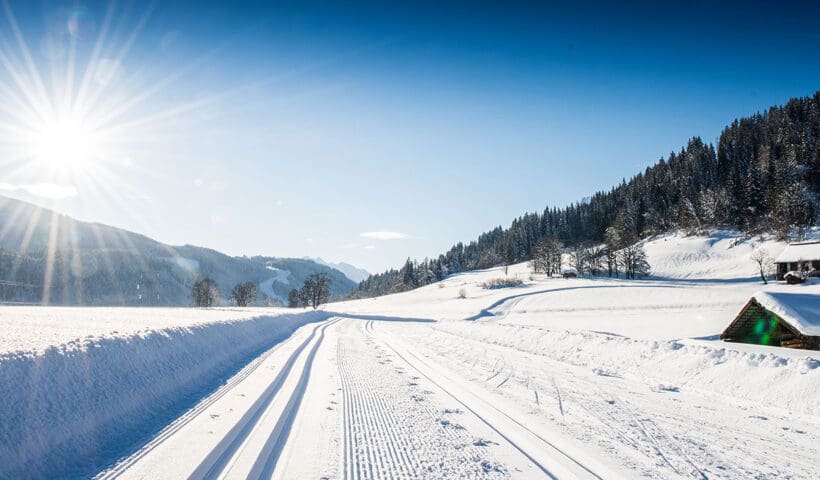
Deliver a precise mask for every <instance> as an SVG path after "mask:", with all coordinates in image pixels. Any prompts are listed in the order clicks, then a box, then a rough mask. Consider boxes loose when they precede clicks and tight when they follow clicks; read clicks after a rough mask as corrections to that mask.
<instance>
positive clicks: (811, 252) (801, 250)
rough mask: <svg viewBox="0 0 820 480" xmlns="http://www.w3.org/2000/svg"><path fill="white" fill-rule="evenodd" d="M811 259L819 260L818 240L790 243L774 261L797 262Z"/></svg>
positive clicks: (819, 248)
mask: <svg viewBox="0 0 820 480" xmlns="http://www.w3.org/2000/svg"><path fill="white" fill-rule="evenodd" d="M812 260H820V242H817V241H811V242H800V243H791V244H789V245H788V246H787V247H786V248H784V249H783V251H782V252H781V253H780V255H778V256H777V259H776V260H775V262H777V263H797V262H803V261H812Z"/></svg>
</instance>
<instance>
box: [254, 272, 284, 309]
mask: <svg viewBox="0 0 820 480" xmlns="http://www.w3.org/2000/svg"><path fill="white" fill-rule="evenodd" d="M265 268H267V269H268V270H270V271H271V272H273V274H274V276H273V277H271V278H268V279H267V280H265V281H263V282H260V283H259V291H260V292H262V293H264V294H265V295H267V296H268V297H270V298H271V299H278V300H279V301H281V302H283V303H284V302H285V301H286V299H285V298H283V297H282V296H281V295H278V294H277V293H276V292H274V291H273V284H274V282H276V283H281V284H283V285H289V284H290V272H289V271H287V270H282V269H279V268H276V267H271V266H270V265H268V266H266V267H265Z"/></svg>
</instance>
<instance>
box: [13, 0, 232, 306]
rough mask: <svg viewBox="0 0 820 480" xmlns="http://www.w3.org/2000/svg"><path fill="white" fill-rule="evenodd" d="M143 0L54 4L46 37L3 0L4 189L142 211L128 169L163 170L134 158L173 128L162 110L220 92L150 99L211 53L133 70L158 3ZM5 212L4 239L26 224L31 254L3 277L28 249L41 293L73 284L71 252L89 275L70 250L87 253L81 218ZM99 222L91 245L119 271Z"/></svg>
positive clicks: (25, 242) (192, 105) (20, 243)
mask: <svg viewBox="0 0 820 480" xmlns="http://www.w3.org/2000/svg"><path fill="white" fill-rule="evenodd" d="M136 5H138V4H130V5H126V6H124V7H122V8H119V6H118V4H117V3H116V2H109V3H108V4H107V8H106V9H105V11H104V12H102V15H101V18H100V20H99V21H97V20H96V19H94V17H93V15H92V12H89V11H88V10H85V9H78V8H70V9H61V10H55V11H51V12H48V15H47V16H48V19H47V22H46V23H47V24H48V28H47V31H46V32H45V33H40V34H38V35H39V36H40V37H41V38H37V37H36V36H35V37H34V38H27V37H26V35H25V34H24V32H23V30H22V29H21V28H20V24H19V23H18V19H17V18H16V16H15V12H14V11H13V9H12V8H11V6H10V4H9V3H8V2H7V1H2V0H0V148H2V154H3V155H1V156H0V168H2V173H0V194H2V193H3V192H15V191H20V192H23V193H26V194H28V195H33V196H36V197H39V198H42V199H46V200H49V199H50V200H51V201H55V200H58V199H60V198H69V197H72V196H75V195H78V194H79V195H83V196H84V198H86V199H88V201H91V202H100V203H107V204H110V205H115V206H117V208H119V209H120V210H121V211H122V212H123V214H124V215H131V216H132V217H133V218H138V217H139V212H138V208H137V207H135V206H134V205H133V203H134V202H132V201H130V200H132V199H133V197H138V196H139V192H138V190H137V187H136V186H135V185H131V184H130V183H129V181H128V177H129V175H133V174H135V173H139V174H141V175H144V176H148V177H149V178H150V177H151V176H152V175H157V176H159V175H161V173H157V172H147V171H144V170H141V169H140V166H139V163H138V162H134V161H133V156H134V151H135V150H137V149H136V148H135V147H134V145H139V147H140V148H139V149H138V153H139V154H143V155H145V154H151V153H152V151H151V149H150V146H149V147H148V148H146V144H150V139H151V138H154V137H156V136H160V135H162V136H165V137H167V136H169V135H172V134H173V132H170V133H169V131H168V129H163V124H162V121H161V120H165V119H171V120H177V121H178V120H179V117H180V116H181V115H183V114H184V113H190V112H191V110H195V109H197V108H200V107H202V106H207V105H208V104H209V102H211V101H213V100H212V99H210V98H204V99H203V98H198V99H195V100H193V101H192V100H187V101H183V102H180V103H179V104H172V105H167V104H166V105H163V108H147V107H146V106H145V104H146V103H148V102H149V101H150V100H152V99H154V98H155V97H157V96H160V95H162V94H164V93H165V90H167V89H168V88H169V87H170V86H172V84H174V83H175V82H179V81H180V79H181V78H182V77H183V76H184V75H186V74H187V73H189V72H190V70H191V66H192V65H196V64H198V63H199V62H201V59H200V60H199V61H194V62H191V63H190V64H188V65H181V66H178V68H177V69H176V70H174V71H172V72H170V73H162V74H159V73H157V72H154V71H151V70H150V69H149V68H146V67H145V66H144V65H139V66H136V67H133V68H132V70H131V74H130V75H127V74H124V73H123V70H124V69H123V68H122V65H123V64H124V63H126V62H127V58H128V55H129V53H130V52H131V50H132V47H133V46H134V45H135V43H136V42H137V40H138V37H139V35H140V33H141V32H142V31H143V29H144V27H145V25H146V22H148V21H149V19H150V18H151V14H152V11H153V6H148V7H147V8H145V9H144V10H140V11H137V10H139V7H138V6H136ZM89 37H93V38H89ZM33 47H34V48H33ZM216 98H217V97H214V99H216ZM182 123H184V122H182ZM4 219H5V221H6V222H7V223H6V224H5V225H2V226H0V245H4V244H6V245H8V244H9V242H10V241H11V240H10V239H11V238H12V237H9V236H8V235H10V234H14V233H15V232H22V233H21V235H18V236H15V237H14V238H15V240H14V241H15V242H16V243H17V244H16V245H13V247H15V248H14V249H15V250H17V251H18V252H20V255H21V257H20V259H18V261H17V262H15V264H14V266H13V268H12V271H11V272H3V274H2V275H0V277H6V276H10V278H12V277H14V276H15V275H16V274H17V268H18V267H19V265H20V261H21V259H22V258H23V256H25V255H35V256H42V258H43V262H44V271H43V278H42V282H41V287H42V289H41V292H42V299H41V301H42V303H44V304H48V303H51V302H54V301H59V298H56V299H55V298H54V297H53V293H52V292H53V290H55V288H53V287H54V286H55V285H58V284H59V282H64V283H65V285H62V286H63V287H66V286H67V285H68V275H69V269H68V268H59V269H58V268H56V265H57V264H58V262H60V261H63V262H68V264H67V265H68V267H71V268H72V269H73V271H72V272H71V274H72V275H75V277H77V278H80V279H82V277H83V275H84V274H83V272H82V263H81V262H76V265H74V264H72V262H71V260H70V259H72V258H77V257H78V256H79V255H81V254H82V248H81V247H80V246H79V244H80V243H81V242H79V241H78V240H77V238H75V237H76V235H75V232H74V230H75V228H76V224H75V222H74V221H72V220H67V219H66V217H64V216H62V215H60V214H58V213H51V214H48V213H45V212H43V211H42V210H40V209H34V210H29V209H27V208H25V204H20V205H19V206H18V207H17V208H16V210H13V211H11V212H8V211H7V212H5V215H4ZM91 228H92V232H93V234H92V238H91V239H87V240H86V243H85V244H84V246H83V248H86V249H87V248H89V246H91V247H93V248H94V249H95V250H97V251H99V252H101V256H102V258H101V262H102V267H103V268H105V269H107V270H108V271H109V272H112V271H113V269H114V268H116V267H115V265H114V262H113V261H112V260H111V258H110V254H111V253H110V252H112V251H113V250H111V249H110V248H109V245H108V241H107V240H106V238H104V236H103V235H101V234H100V233H99V227H98V226H96V225H93V226H92V227H91ZM43 230H44V231H45V235H42V233H43ZM38 235H41V236H42V238H40V239H38V238H37V237H38ZM118 235H119V234H118ZM108 240H112V239H108ZM117 240H119V241H117V242H116V243H118V244H119V245H118V247H117V248H118V249H120V250H121V251H125V252H129V253H132V254H137V253H139V252H138V249H137V247H136V246H134V245H133V244H132V243H131V242H130V240H129V239H127V238H119V239H117ZM37 241H40V242H42V241H46V245H44V246H43V247H42V248H41V247H40V246H38V245H35V243H36V242H37ZM89 241H90V242H91V245H89V244H88V242H89ZM136 258H137V260H136V262H137V263H140V260H139V257H138V256H136ZM63 267H65V265H63ZM58 271H59V274H57V273H55V272H58ZM112 277H115V276H114V275H112ZM0 280H7V279H5V278H0ZM74 289H75V290H76V291H75V295H79V296H82V295H83V293H82V292H83V286H82V284H81V281H80V283H76V282H75V283H74ZM79 300H81V299H79Z"/></svg>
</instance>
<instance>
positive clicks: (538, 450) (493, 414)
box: [366, 324, 603, 479]
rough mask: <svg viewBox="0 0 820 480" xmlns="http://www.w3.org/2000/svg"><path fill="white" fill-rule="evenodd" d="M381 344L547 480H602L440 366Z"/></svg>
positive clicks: (397, 348) (573, 457)
mask: <svg viewBox="0 0 820 480" xmlns="http://www.w3.org/2000/svg"><path fill="white" fill-rule="evenodd" d="M366 331H367V332H368V333H371V334H372V333H373V327H372V324H370V325H368V326H367V327H366ZM382 341H383V342H384V344H385V345H386V346H387V347H388V348H390V350H392V351H393V352H394V353H395V354H396V355H397V356H398V357H399V358H401V359H402V360H404V361H405V362H406V363H407V364H408V365H410V366H411V367H412V368H414V369H415V370H416V371H417V372H418V373H419V375H421V376H422V377H424V378H426V379H427V380H428V381H430V382H431V383H432V384H434V385H435V386H436V387H438V388H440V389H441V390H442V391H443V392H445V393H446V394H447V395H449V396H450V397H451V398H452V399H453V400H455V401H456V402H458V403H459V404H460V405H461V406H462V407H463V408H464V409H466V410H467V411H469V412H471V413H472V414H473V415H475V416H476V417H477V418H478V419H479V420H480V421H482V422H483V423H484V424H486V425H487V426H488V427H489V428H490V429H492V430H493V431H495V432H496V433H497V434H498V435H499V436H501V437H502V438H503V439H504V440H505V441H506V442H507V443H509V444H510V446H512V447H513V448H514V449H515V450H517V451H518V452H520V453H521V454H522V455H524V456H525V457H526V458H527V459H528V460H529V461H530V462H531V463H532V464H533V465H535V466H536V467H537V468H538V469H539V470H540V471H541V472H542V473H543V474H544V475H545V476H546V477H548V478H553V479H557V478H592V479H601V478H603V477H602V476H601V474H599V473H598V472H597V471H596V468H595V467H592V466H589V465H587V464H586V462H584V461H582V460H579V459H578V458H576V456H575V455H574V454H573V453H569V452H567V451H565V450H564V449H562V448H561V447H559V446H558V445H556V444H555V443H554V442H552V441H550V440H548V439H546V438H544V437H543V436H541V435H540V434H538V433H537V432H535V431H533V430H532V429H530V428H528V427H527V426H525V425H524V424H523V423H521V422H520V421H518V420H516V419H515V418H513V417H511V416H510V415H508V414H507V413H505V412H504V411H502V410H500V409H498V408H497V407H496V406H494V405H492V404H491V403H489V402H487V401H485V400H483V399H481V398H479V397H478V396H476V395H474V394H471V393H470V392H468V391H466V390H464V389H463V388H460V386H459V385H457V384H455V383H454V382H452V380H450V379H449V378H448V377H447V376H445V375H441V374H437V371H438V368H437V366H435V365H432V364H431V363H430V362H429V361H428V360H426V359H424V358H422V357H421V356H419V355H417V354H415V353H414V352H412V351H410V350H407V349H405V348H403V347H400V346H399V345H397V344H396V343H394V342H391V341H389V340H387V339H382Z"/></svg>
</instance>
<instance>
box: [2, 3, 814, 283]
mask: <svg viewBox="0 0 820 480" xmlns="http://www.w3.org/2000/svg"><path fill="white" fill-rule="evenodd" d="M610 3H612V2H566V3H564V4H561V3H557V2H503V3H501V2H499V3H497V4H481V3H477V2H469V3H467V2H465V3H448V2H421V3H415V2H414V3H413V5H412V6H396V5H394V2H373V3H370V4H367V3H351V2H343V3H342V2H339V3H334V2H319V3H306V2H280V3H276V2H207V1H205V2H184V1H181V2H162V1H159V2H155V3H153V4H149V3H148V2H133V3H131V2H118V3H116V4H111V3H109V2H48V1H44V2H23V1H19V2H18V1H11V2H8V4H7V7H8V8H6V9H5V10H3V11H0V17H2V23H0V25H2V27H0V51H1V52H2V53H3V54H4V57H5V61H3V62H0V63H2V65H0V82H2V83H0V86H2V87H3V88H2V89H0V106H4V108H3V109H2V110H0V125H2V128H0V137H2V138H0V155H1V156H0V166H2V171H3V172H5V173H0V194H5V195H10V196H15V197H18V198H23V199H26V200H32V201H36V202H37V203H40V204H43V205H48V206H51V207H54V208H56V209H58V210H60V211H63V212H66V213H68V214H71V215H73V216H76V217H78V218H81V219H83V220H91V221H97V222H102V223H107V224H112V225H115V226H119V227H123V228H127V229H130V230H135V231H138V232H141V233H145V234H147V235H149V236H152V237H155V238H157V239H159V240H161V241H165V242H168V243H171V244H184V243H190V244H196V245H203V246H207V247H211V248H216V249H219V250H222V251H225V252H227V253H230V254H235V255H239V254H247V255H253V254H266V255H275V256H319V257H322V258H324V259H326V260H332V261H342V260H343V261H348V262H351V263H354V264H357V265H360V266H362V267H365V268H367V269H369V270H372V271H375V270H381V269H384V268H386V267H389V266H398V265H399V264H400V263H401V262H402V261H403V259H404V258H406V257H408V256H411V257H419V258H422V257H424V256H427V255H434V254H438V253H440V252H442V251H443V250H444V249H446V248H447V247H449V246H450V245H452V244H453V243H455V242H457V241H468V240H471V239H473V238H475V237H476V236H477V235H478V234H479V233H481V232H483V231H485V230H488V229H490V228H492V227H494V226H496V225H499V224H500V225H507V224H508V223H509V222H510V221H511V220H512V218H513V217H514V216H517V215H520V214H522V213H524V212H526V211H534V210H538V211H540V210H542V209H543V208H544V207H545V206H546V205H558V206H562V205H565V204H567V203H570V202H573V201H576V200H579V199H581V198H583V197H585V196H587V195H589V194H591V193H592V192H594V191H596V190H599V189H608V188H609V187H610V186H612V185H614V184H616V183H618V182H619V181H620V180H621V179H622V178H624V177H626V178H628V177H629V176H631V175H633V174H635V173H637V172H638V171H640V170H641V169H643V168H645V167H646V166H648V165H650V164H652V163H654V162H655V161H657V160H658V158H660V157H661V156H665V155H667V154H668V153H669V152H670V151H672V150H677V149H679V148H680V147H681V146H682V145H684V144H685V143H686V142H687V140H688V139H689V138H690V137H692V136H694V135H699V136H702V137H703V138H704V139H705V140H707V141H716V138H717V135H718V134H719V133H720V130H721V128H722V127H723V126H724V125H726V124H728V123H729V122H731V121H732V120H733V119H734V118H736V117H738V116H744V115H748V114H751V113H754V112H756V111H759V110H761V109H764V108H766V107H768V106H770V105H775V104H782V103H783V102H785V101H786V100H788V99H789V98H790V97H793V96H803V95H810V94H813V93H814V91H815V90H817V89H818V88H820V62H817V52H818V51H820V33H818V29H817V28H816V25H814V24H813V22H814V21H815V19H816V18H818V17H817V14H818V13H820V12H818V7H817V6H814V5H812V4H811V3H808V2H806V4H805V5H803V4H800V3H797V2H792V3H790V2H780V3H779V4H778V5H767V4H766V3H763V2H760V3H756V2H697V1H696V2H655V3H657V4H656V5H651V6H646V5H644V4H643V3H644V2H626V3H620V4H619V5H618V6H617V8H616V7H613V6H611V5H610ZM15 25H16V27H17V29H18V31H19V32H20V38H22V40H23V41H22V42H21V41H20V39H18V38H16V37H15V35H14V29H13V27H14V26H15ZM26 51H28V52H29V53H30V58H31V64H29V63H27V60H26V55H25V54H24V53H25V52H26ZM0 60H2V59H0ZM86 72H88V75H87V78H88V81H87V82H85V86H83V83H84V82H83V78H85V77H86V75H85V74H86ZM38 78H39V80H40V84H42V88H41V89H38V88H37V85H38V82H37V79H38ZM43 99H45V100H43ZM46 112H50V113H48V114H46ZM54 112H57V113H54ZM64 117H65V118H68V120H66V119H65V118H64ZM54 118H59V119H60V120H59V121H57V120H54ZM44 119H45V120H44ZM49 119H51V120H49ZM55 122H56V123H58V124H59V125H61V127H60V128H63V127H64V126H65V124H66V123H68V124H71V125H74V124H75V123H76V124H81V125H82V131H83V134H82V136H83V138H85V137H88V141H87V142H83V143H82V145H81V146H80V147H78V146H77V145H76V142H74V141H73V140H69V141H66V140H64V137H65V135H63V134H58V135H57V136H56V138H58V139H60V140H59V141H58V142H57V145H58V147H59V149H74V148H79V149H80V150H81V152H82V154H83V155H87V156H89V157H93V158H91V159H90V160H88V161H84V162H74V163H72V165H70V166H65V165H62V164H59V163H60V162H63V161H64V159H57V160H50V161H40V162H39V163H38V162H37V161H35V160H33V159H32V158H33V157H37V156H38V155H39V156H43V155H44V154H43V151H48V152H52V151H53V150H54V148H51V149H48V148H46V149H44V148H43V147H42V145H41V144H42V143H43V142H44V141H46V140H43V138H46V139H53V138H54V137H55V136H54V135H52V134H51V133H50V132H52V130H54V129H53V128H52V127H49V126H48V125H50V124H53V123H55ZM43 125H46V126H43ZM28 131H31V134H30V135H29V134H27V133H25V132H28ZM42 131H46V132H47V133H46V134H43V132H42ZM60 131H63V130H60ZM68 131H69V132H74V131H75V129H73V127H72V128H69V129H68ZM21 132H23V133H21ZM21 138H25V139H26V140H25V141H23V140H20V139H21ZM32 139H33V140H32ZM47 141H48V142H51V141H52V140H47ZM65 145H67V146H65ZM43 162H45V163H43ZM58 164H59V165H58ZM38 186H39V187H40V188H39V189H38V188H36V187H38ZM43 186H46V188H45V189H44V188H42V187H43ZM49 188H50V189H49ZM43 191H45V192H46V194H45V196H44V194H43ZM47 197H51V198H47ZM367 232H371V233H372V232H394V233H398V234H401V235H388V234H369V235H364V236H363V235H362V234H365V233H367ZM387 237H390V238H387Z"/></svg>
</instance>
